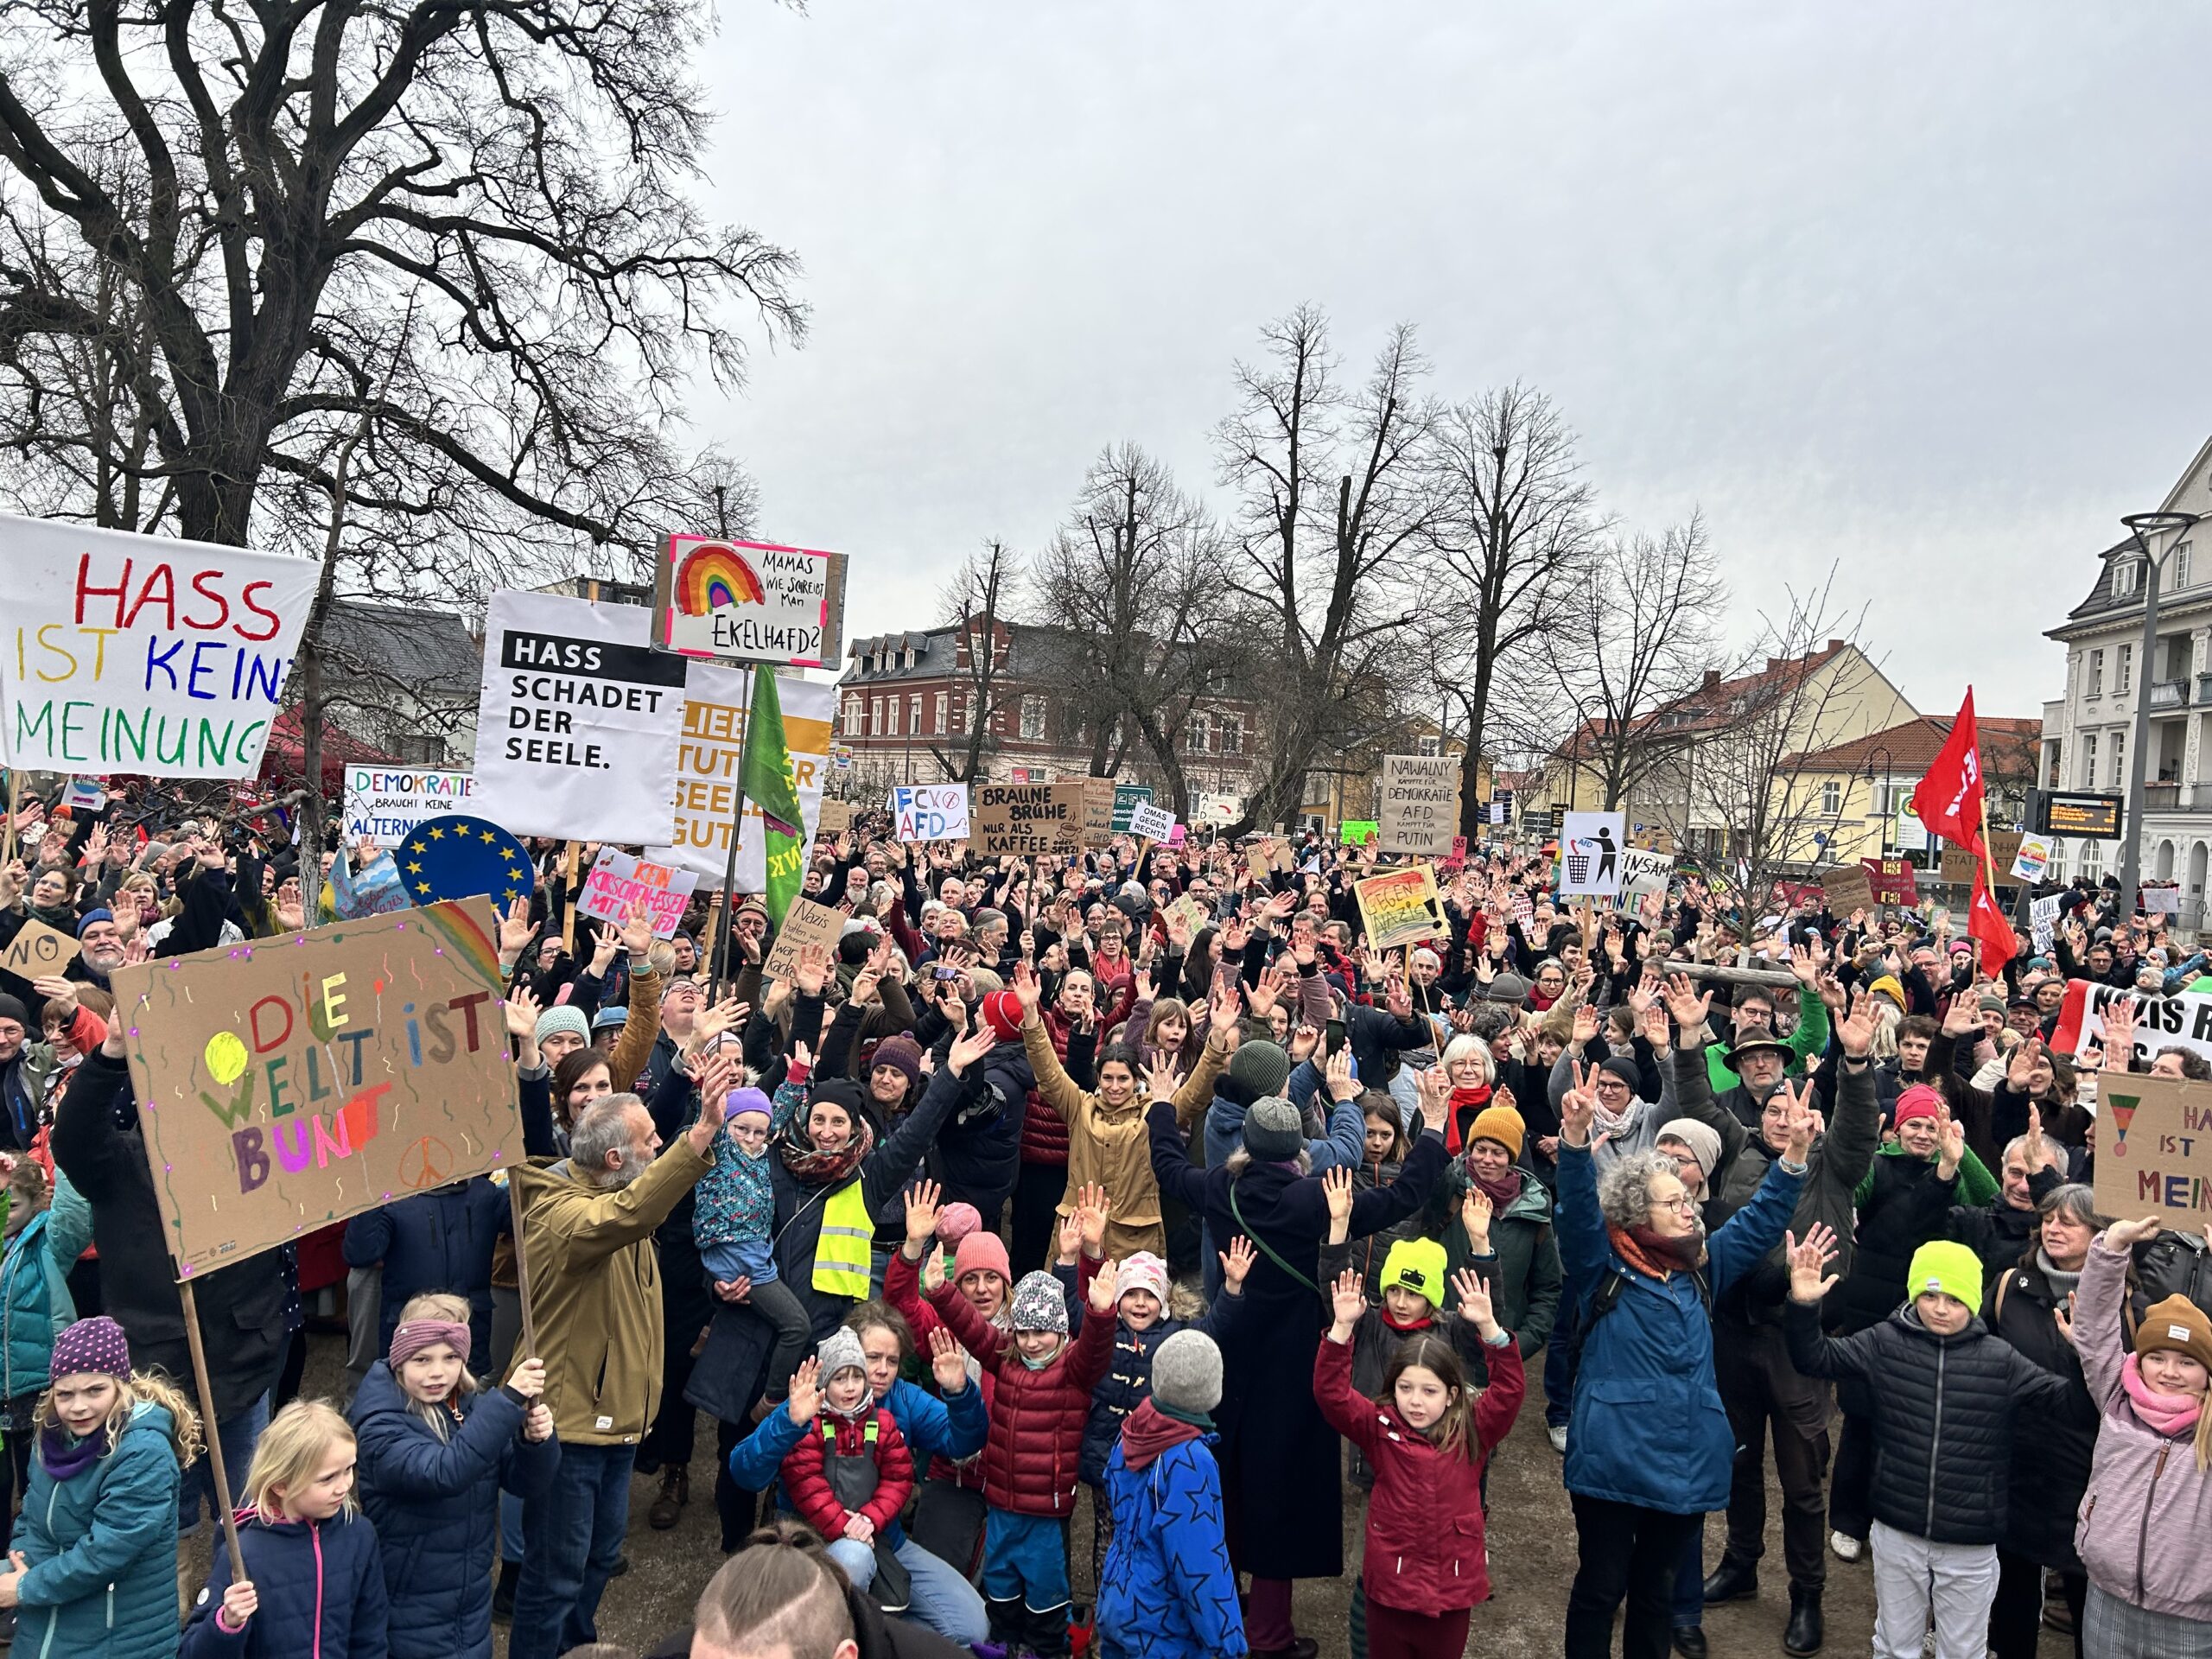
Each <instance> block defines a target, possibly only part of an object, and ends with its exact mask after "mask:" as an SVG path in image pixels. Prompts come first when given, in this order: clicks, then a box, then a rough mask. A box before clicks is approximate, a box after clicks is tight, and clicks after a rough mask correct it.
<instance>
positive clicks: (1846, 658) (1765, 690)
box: [1637, 569, 1910, 917]
mask: <svg viewBox="0 0 2212 1659" xmlns="http://www.w3.org/2000/svg"><path fill="white" fill-rule="evenodd" d="M1834 588H1835V573H1834V570H1833V569H1831V570H1830V571H1829V573H1828V575H1827V577H1826V578H1825V579H1824V580H1823V581H1822V582H1821V585H1820V586H1819V587H1817V588H1810V589H1807V590H1803V591H1799V590H1794V589H1793V590H1790V591H1789V595H1788V599H1789V602H1788V605H1787V607H1785V608H1784V609H1783V610H1782V611H1781V612H1780V613H1778V614H1776V615H1762V617H1761V618H1760V623H1761V633H1760V637H1759V638H1758V640H1757V641H1755V642H1754V644H1753V646H1752V658H1753V663H1752V666H1751V668H1750V669H1749V671H1747V672H1745V674H1743V675H1741V676H1738V677H1737V678H1735V679H1732V680H1724V681H1721V682H1719V683H1718V684H1714V685H1703V684H1701V685H1700V687H1699V689H1698V690H1695V691H1694V692H1692V693H1691V694H1690V695H1689V696H1688V698H1687V699H1685V700H1683V701H1682V702H1679V703H1677V704H1675V705H1672V706H1671V707H1669V709H1664V710H1662V712H1661V715H1660V720H1661V722H1662V726H1663V725H1665V723H1666V722H1667V721H1669V718H1670V717H1675V716H1679V719H1677V720H1676V721H1675V724H1674V725H1673V726H1672V727H1670V728H1668V729H1669V737H1670V741H1669V745H1668V747H1667V750H1666V753H1664V755H1663V756H1662V760H1660V762H1659V764H1658V765H1656V766H1654V767H1653V768H1651V770H1650V771H1649V772H1648V773H1647V774H1646V780H1645V781H1646V787H1647V789H1648V790H1649V804H1648V805H1646V804H1643V803H1642V802H1639V804H1638V807H1637V816H1638V817H1648V818H1649V819H1652V820H1654V821H1656V823H1658V824H1659V825H1661V826H1662V827H1663V828H1665V829H1668V830H1669V832H1670V833H1671V834H1672V835H1673V836H1674V839H1675V843H1676V844H1677V845H1678V846H1692V847H1699V846H1702V847H1703V848H1705V849H1707V850H1708V851H1710V852H1711V853H1713V854H1715V855H1716V856H1712V857H1709V858H1708V859H1707V862H1706V875H1707V880H1708V882H1709V883H1710V884H1711V885H1712V886H1713V887H1714V888H1715V889H1716V890H1717V891H1718V892H1719V893H1721V894H1722V895H1723V896H1724V897H1725V898H1726V899H1729V900H1732V902H1734V903H1736V904H1738V905H1739V906H1742V907H1743V910H1744V912H1745V915H1746V916H1747V917H1752V916H1755V915H1758V914H1764V906H1766V905H1767V903H1768V901H1769V899H1770V895H1771V893H1772V891H1773V888H1774V886H1775V883H1776V882H1777V880H1779V879H1781V878H1782V877H1783V876H1785V875H1802V874H1806V873H1808V872H1810V871H1812V870H1814V869H1815V868H1818V867H1819V866H1820V865H1821V864H1822V863H1824V862H1825V861H1826V855H1825V849H1826V848H1827V846H1829V845H1832V844H1833V843H1834V840H1835V838H1836V828H1837V818H1838V815H1839V813H1840V810H1841V802H1840V799H1839V800H1837V801H1834V802H1830V801H1828V800H1826V799H1824V798H1823V794H1822V791H1821V789H1820V788H1819V787H1818V786H1817V785H1818V781H1819V776H1820V772H1821V768H1820V767H1818V766H1814V765H1812V764H1811V762H1812V760H1813V757H1815V755H1817V754H1818V753H1820V752H1821V750H1823V749H1827V748H1832V747H1834V746H1835V745H1837V744H1839V743H1841V742H1844V741H1847V740H1849V739H1852V738H1855V737H1862V736H1865V735H1866V734H1868V733H1870V732H1872V731H1877V730H1880V729H1882V728H1885V727H1887V726H1889V725H1891V724H1893V723H1895V721H1898V720H1902V719H1904V718H1907V717H1908V716H1909V714H1910V709H1909V707H1908V706H1907V705H1906V704H1905V703H1904V700H1903V699H1902V698H1900V697H1898V696H1897V692H1896V690H1895V689H1894V688H1892V687H1891V685H1890V683H1889V682H1888V681H1887V680H1886V679H1885V678H1884V677H1882V674H1881V672H1880V671H1879V670H1878V668H1876V666H1875V665H1874V664H1873V663H1872V661H1871V660H1870V659H1869V658H1868V657H1867V656H1866V652H1865V651H1864V649H1863V648H1862V646H1861V645H1859V639H1860V638H1861V637H1862V632H1861V631H1862V628H1863V625H1864V621H1865V611H1864V608H1863V607H1862V608H1861V609H1860V611H1859V613H1856V614H1847V613H1846V612H1845V611H1844V609H1843V607H1842V606H1841V605H1840V603H1839V602H1838V601H1837V600H1836V598H1835V592H1834ZM1760 658H1764V666H1760V665H1758V660H1759V659H1760ZM1840 793H1847V791H1840Z"/></svg>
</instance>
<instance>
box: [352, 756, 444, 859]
mask: <svg viewBox="0 0 2212 1659" xmlns="http://www.w3.org/2000/svg"><path fill="white" fill-rule="evenodd" d="M475 799H476V779H474V777H472V776H470V775H469V774H468V773H467V772H419V771H410V770H409V769H407V768H405V767H400V766H348V767H346V814H345V831H344V837H343V838H344V841H345V843H346V846H348V847H351V846H352V845H353V843H354V842H358V841H359V840H360V838H361V837H362V836H370V837H372V838H373V839H374V841H375V842H376V843H377V845H378V846H379V847H397V846H398V845H399V843H400V842H403V841H404V840H405V839H406V838H407V832H408V831H409V830H410V829H413V828H414V827H415V826H416V824H418V823H422V822H423V819H425V818H436V817H444V816H446V815H447V814H448V813H452V812H474V811H475V810H476V806H475Z"/></svg>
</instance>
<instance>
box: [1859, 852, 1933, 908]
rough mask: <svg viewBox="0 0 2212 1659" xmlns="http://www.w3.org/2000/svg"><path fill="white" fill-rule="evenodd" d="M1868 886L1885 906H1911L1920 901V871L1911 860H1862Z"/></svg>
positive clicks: (1860, 862) (1861, 866)
mask: <svg viewBox="0 0 2212 1659" xmlns="http://www.w3.org/2000/svg"><path fill="white" fill-rule="evenodd" d="M1859 868H1860V869H1862V870H1864V871H1866V881H1867V885H1868V886H1869V887H1872V889H1873V893H1874V897H1875V898H1877V899H1880V900H1881V901H1882V902H1883V903H1885V904H1891V905H1910V904H1917V903H1918V902H1919V900H1920V871H1919V868H1918V867H1916V865H1915V864H1914V863H1913V861H1911V860H1910V859H1909V858H1862V859H1860V860H1859Z"/></svg>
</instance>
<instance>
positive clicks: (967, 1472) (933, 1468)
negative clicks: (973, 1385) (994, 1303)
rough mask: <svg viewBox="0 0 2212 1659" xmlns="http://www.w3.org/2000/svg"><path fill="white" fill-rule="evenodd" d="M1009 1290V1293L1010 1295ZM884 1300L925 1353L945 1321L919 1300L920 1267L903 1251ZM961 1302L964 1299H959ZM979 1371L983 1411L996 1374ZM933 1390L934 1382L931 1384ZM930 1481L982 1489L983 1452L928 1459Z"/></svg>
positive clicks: (887, 1278)
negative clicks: (933, 1334)
mask: <svg viewBox="0 0 2212 1659" xmlns="http://www.w3.org/2000/svg"><path fill="white" fill-rule="evenodd" d="M1009 1294H1011V1293H1009ZM883 1300H885V1301H887V1302H888V1303H890V1304H891V1306H893V1307H895V1308H897V1309H898V1310H899V1314H900V1316H901V1317H902V1318H904V1319H906V1325H907V1327H908V1329H910V1330H912V1332H913V1333H914V1350H915V1351H916V1352H917V1353H924V1354H926V1353H927V1352H928V1351H929V1347H930V1332H932V1331H935V1330H937V1329H938V1327H939V1326H941V1325H944V1320H943V1319H939V1318H938V1316H937V1310H936V1309H935V1308H933V1307H931V1306H930V1305H929V1304H928V1303H927V1302H925V1301H924V1300H922V1270H921V1268H919V1267H918V1266H917V1265H916V1264H915V1263H913V1262H909V1261H908V1260H907V1259H906V1251H904V1250H893V1251H892V1252H891V1266H890V1268H889V1269H888V1270H887V1271H886V1272H885V1274H884V1275H883ZM962 1300H963V1301H964V1300H967V1299H966V1298H965V1297H963V1298H962ZM982 1374H983V1375H982V1383H983V1410H984V1412H985V1413H986V1414H988V1413H989V1411H990V1409H991V1402H993V1401H994V1400H995V1399H997V1398H998V1386H999V1375H998V1373H997V1372H996V1371H995V1370H992V1369H991V1368H990V1367H989V1366H988V1365H985V1366H983V1367H982ZM931 1389H932V1391H934V1389H935V1385H934V1384H932V1385H931ZM927 1473H928V1475H929V1478H931V1480H949V1481H950V1482H951V1483H952V1484H954V1485H956V1486H964V1487H966V1488H967V1489H968V1490H969V1491H971V1492H980V1491H982V1490H983V1454H982V1452H977V1453H976V1455H975V1456H974V1457H972V1458H963V1459H961V1460H960V1461H959V1462H957V1463H955V1462H954V1461H953V1460H952V1459H950V1458H946V1457H936V1458H931V1459H930V1466H929V1469H928V1471H927Z"/></svg>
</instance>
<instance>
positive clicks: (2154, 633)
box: [2120, 512, 2197, 916]
mask: <svg viewBox="0 0 2212 1659" xmlns="http://www.w3.org/2000/svg"><path fill="white" fill-rule="evenodd" d="M2196 518H2197V515H2196V514H2195V513H2193V512H2131V513H2129V514H2128V515H2127V516H2126V518H2122V519H2121V520H2120V523H2121V524H2126V526H2127V529H2128V532H2129V534H2131V535H2133V537H2135V546H2136V550H2137V551H2139V553H2141V554H2142V555H2143V651H2142V654H2141V656H2140V657H2139V659H2138V661H2137V664H2136V668H2137V673H2136V676H2135V735H2134V738H2133V741H2132V746H2131V747H2130V750H2129V753H2128V756H2127V768H2128V770H2127V805H2126V814H2127V816H2126V819H2125V821H2124V822H2123V823H2121V825H2120V903H2122V904H2123V905H2125V906H2127V909H2126V912H2124V913H2125V914H2126V915H2129V916H2133V914H2134V913H2135V896H2136V892H2137V889H2138V887H2139V884H2140V882H2141V880H2142V874H2143V794H2144V778H2143V762H2144V758H2145V755H2146V754H2147V753H2149V751H2150V747H2151V688H2152V685H2154V684H2155V683H2157V682H2156V680H2155V679H2154V678H2153V674H2154V672H2155V670H2154V669H2153V667H2152V663H2153V660H2154V658H2156V657H2157V655H2158V559H2157V558H2154V557H2153V556H2152V553H2151V543H2150V541H2149V539H2148V538H2149V537H2152V536H2166V535H2176V536H2177V535H2179V534H2180V533H2181V532H2182V531H2184V530H2187V529H2188V528H2189V527H2190V525H2191V524H2195V523H2196Z"/></svg>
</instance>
